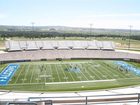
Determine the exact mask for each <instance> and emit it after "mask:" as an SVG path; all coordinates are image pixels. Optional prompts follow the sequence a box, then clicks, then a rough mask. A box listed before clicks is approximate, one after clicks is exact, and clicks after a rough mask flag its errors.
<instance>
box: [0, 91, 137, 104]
mask: <svg viewBox="0 0 140 105" xmlns="http://www.w3.org/2000/svg"><path fill="white" fill-rule="evenodd" d="M39 102H44V103H45V104H43V105H57V104H59V105H60V104H63V105H69V104H70V105H73V104H74V105H76V104H78V105H79V104H80V105H91V104H94V105H98V104H100V105H101V104H111V105H113V104H114V103H135V105H137V104H139V103H140V94H139V93H137V94H113V95H112V94H111V95H92V96H66V97H29V98H28V100H27V101H26V102H25V101H10V102H7V104H2V105H42V104H38V103H39ZM0 105H1V104H0Z"/></svg>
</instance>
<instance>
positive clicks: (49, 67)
mask: <svg viewBox="0 0 140 105" xmlns="http://www.w3.org/2000/svg"><path fill="white" fill-rule="evenodd" d="M48 66H49V70H50V72H51V75H52V77H53V72H52V70H51V65H48ZM51 80H52V82H54V80H53V79H52V78H51Z"/></svg>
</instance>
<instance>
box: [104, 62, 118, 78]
mask: <svg viewBox="0 0 140 105" xmlns="http://www.w3.org/2000/svg"><path fill="white" fill-rule="evenodd" d="M105 64H106V63H105ZM104 68H105V70H106V71H108V73H109V74H110V75H111V76H113V75H112V73H114V74H116V72H114V70H111V71H110V70H108V68H109V67H108V66H105V67H104ZM117 74H118V73H117ZM113 78H114V76H113ZM115 78H116V77H115Z"/></svg>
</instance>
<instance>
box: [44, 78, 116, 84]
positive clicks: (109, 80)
mask: <svg viewBox="0 0 140 105" xmlns="http://www.w3.org/2000/svg"><path fill="white" fill-rule="evenodd" d="M111 81H116V79H108V80H92V81H74V82H73V81H72V82H53V83H45V84H70V83H88V82H111Z"/></svg>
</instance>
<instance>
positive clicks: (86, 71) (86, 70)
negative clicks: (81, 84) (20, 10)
mask: <svg viewBox="0 0 140 105" xmlns="http://www.w3.org/2000/svg"><path fill="white" fill-rule="evenodd" d="M80 65H81V67H82V68H83V69H84V72H85V73H87V74H88V77H90V78H92V79H93V77H91V76H92V75H90V73H89V71H88V69H86V68H85V66H84V65H82V64H80Z"/></svg>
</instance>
